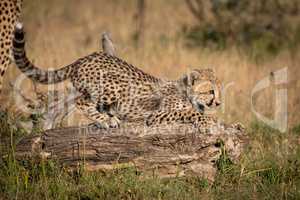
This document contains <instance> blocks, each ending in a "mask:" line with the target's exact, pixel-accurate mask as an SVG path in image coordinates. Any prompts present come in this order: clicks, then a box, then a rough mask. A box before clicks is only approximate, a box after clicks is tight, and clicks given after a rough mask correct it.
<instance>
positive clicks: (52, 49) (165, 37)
mask: <svg viewBox="0 0 300 200" xmlns="http://www.w3.org/2000/svg"><path fill="white" fill-rule="evenodd" d="M24 6H25V8H24V14H23V21H24V23H25V27H26V30H27V41H28V43H27V49H28V53H29V56H30V58H32V59H33V60H34V62H35V63H36V64H38V65H39V66H41V67H43V68H59V67H61V66H64V65H66V64H69V63H71V62H72V61H74V60H75V59H77V58H78V57H80V56H84V55H87V54H89V53H91V52H93V51H96V50H98V49H99V48H100V39H99V38H100V34H101V32H103V31H105V30H108V31H110V32H111V35H112V38H113V40H114V41H115V43H116V44H117V51H118V55H119V56H120V57H121V58H123V59H125V60H126V61H128V62H129V63H132V64H133V65H136V66H139V67H140V68H142V69H144V71H146V72H149V73H151V74H154V75H156V76H160V77H164V78H170V79H175V78H177V77H179V76H180V75H181V74H182V73H184V72H185V71H187V70H188V69H190V68H197V67H199V68H200V67H213V68H215V69H216V71H217V73H218V76H219V77H220V79H221V80H222V81H223V83H224V84H225V85H226V84H228V83H230V82H234V85H233V86H231V87H230V88H229V89H228V91H227V92H226V95H225V100H226V101H225V108H224V109H223V111H221V115H222V117H223V118H224V119H225V120H226V121H235V120H239V121H242V122H244V123H246V124H247V123H249V122H250V121H252V119H253V113H252V112H251V99H250V97H251V90H252V89H253V87H254V86H255V84H256V83H257V82H258V81H259V80H261V79H262V78H264V77H266V76H268V75H269V74H270V72H271V71H275V70H278V69H281V68H283V67H288V73H289V74H288V79H289V83H288V84H287V87H288V99H289V100H288V111H289V112H288V113H289V116H288V117H289V118H288V120H289V125H290V127H291V126H294V125H295V124H297V122H299V114H298V113H297V112H296V111H297V110H299V109H300V98H299V95H298V92H299V87H300V80H298V76H299V74H300V70H299V67H298V63H300V62H299V61H300V55H299V53H294V54H291V53H289V52H287V51H286V52H282V53H281V54H280V55H278V56H276V57H275V58H271V59H269V60H268V61H267V62H264V63H255V62H254V61H253V60H250V59H248V57H247V56H246V55H245V54H244V53H242V52H240V51H239V50H237V49H234V48H232V49H229V50H226V51H217V52H211V51H209V50H208V49H200V48H199V49H189V48H187V47H186V46H185V45H184V36H183V34H181V33H180V30H181V28H182V26H183V25H193V24H194V23H195V20H194V18H193V16H192V15H191V14H190V13H189V11H188V9H187V8H186V5H185V4H184V3H183V1H181V0H169V1H159V0H151V2H150V3H149V5H148V8H147V9H148V10H147V13H146V30H145V34H146V35H145V43H144V47H143V48H139V49H137V48H135V45H134V41H133V39H132V37H133V34H134V32H135V29H136V21H135V18H134V15H135V13H136V10H135V9H136V8H135V1H134V0H128V1H121V0H113V1H104V0H51V1H48V0H39V1H38V0H36V1H32V2H31V1H26V2H25V5H24ZM19 74H20V72H19V71H18V70H17V68H16V67H15V66H11V68H10V70H9V72H8V75H7V77H6V80H15V79H16V77H17V76H18V75H19ZM23 87H24V91H28V92H27V94H28V95H30V93H31V90H30V87H31V83H30V81H28V80H27V81H26V83H25V84H24V85H23ZM282 87H286V86H282ZM6 88H8V86H7V87H6ZM5 94H6V96H7V98H5V99H4V101H6V102H9V103H7V104H8V105H7V106H8V107H14V106H13V104H14V103H13V101H12V100H9V98H8V97H9V96H11V91H10V90H9V89H8V90H6V93H5ZM274 101H275V99H274V97H273V95H272V90H271V88H268V89H267V90H264V91H262V92H260V93H259V94H257V95H256V97H255V98H254V104H255V107H256V109H257V110H260V112H261V113H263V114H265V115H267V116H272V114H273V111H272V109H273V108H274Z"/></svg>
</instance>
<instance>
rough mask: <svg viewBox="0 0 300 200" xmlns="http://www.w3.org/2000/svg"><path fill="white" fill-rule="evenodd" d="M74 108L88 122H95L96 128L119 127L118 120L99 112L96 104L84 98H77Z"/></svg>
mask: <svg viewBox="0 0 300 200" xmlns="http://www.w3.org/2000/svg"><path fill="white" fill-rule="evenodd" d="M76 106H77V108H78V109H79V110H81V111H82V113H83V114H84V115H85V116H86V117H87V118H89V119H90V120H92V121H94V122H96V124H97V126H99V127H100V128H104V129H109V128H117V127H119V125H120V120H119V119H118V118H117V117H115V116H110V115H109V114H108V113H105V112H99V111H98V109H97V108H98V107H99V106H98V104H97V103H95V102H93V101H91V100H89V99H85V98H79V99H78V100H77V101H76Z"/></svg>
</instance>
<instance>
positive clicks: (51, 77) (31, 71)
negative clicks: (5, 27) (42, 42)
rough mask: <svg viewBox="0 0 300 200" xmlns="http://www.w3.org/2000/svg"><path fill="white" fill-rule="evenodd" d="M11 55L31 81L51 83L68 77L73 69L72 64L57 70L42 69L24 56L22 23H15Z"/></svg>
mask: <svg viewBox="0 0 300 200" xmlns="http://www.w3.org/2000/svg"><path fill="white" fill-rule="evenodd" d="M13 57H14V61H15V63H16V65H17V67H18V68H19V69H20V70H21V71H22V72H23V73H25V74H26V75H27V76H28V77H29V78H30V79H32V80H33V81H36V82H39V83H42V84H53V83H58V82H61V81H64V80H66V79H67V78H69V76H70V74H71V73H72V70H73V64H71V65H67V66H65V67H63V68H60V69H58V70H42V69H40V68H39V67H36V66H35V65H34V64H33V63H32V62H31V61H30V60H29V59H28V58H27V56H26V51H25V33H24V26H23V24H22V23H20V22H17V23H16V25H15V31H14V38H13Z"/></svg>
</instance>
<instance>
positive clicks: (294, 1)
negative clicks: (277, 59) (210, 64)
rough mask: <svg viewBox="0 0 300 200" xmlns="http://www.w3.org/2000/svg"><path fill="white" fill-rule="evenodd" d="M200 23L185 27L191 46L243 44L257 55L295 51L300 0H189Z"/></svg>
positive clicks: (297, 42) (256, 56) (220, 47)
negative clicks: (286, 50)
mask: <svg viewBox="0 0 300 200" xmlns="http://www.w3.org/2000/svg"><path fill="white" fill-rule="evenodd" d="M186 3H187V6H188V7H189V10H190V12H191V13H192V14H193V15H194V16H195V18H196V19H197V21H198V23H197V25H194V26H192V27H185V29H184V30H185V32H186V36H187V39H188V40H189V44H190V45H191V46H202V47H203V46H204V47H210V48H214V49H226V48H228V47H231V46H238V47H241V48H242V49H243V50H246V51H247V52H248V53H250V55H251V57H252V58H254V59H262V58H264V57H265V56H267V55H277V54H278V53H279V52H280V51H282V50H285V49H288V50H290V51H296V50H297V47H298V45H299V41H300V18H299V8H300V7H299V6H300V1H299V0H290V1H284V0H265V1H256V0H254V1H249V0H209V1H203V0H186Z"/></svg>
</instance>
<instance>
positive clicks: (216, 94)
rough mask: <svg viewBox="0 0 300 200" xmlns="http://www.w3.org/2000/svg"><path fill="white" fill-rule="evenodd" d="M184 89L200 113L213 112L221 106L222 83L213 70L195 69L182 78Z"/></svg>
mask: <svg viewBox="0 0 300 200" xmlns="http://www.w3.org/2000/svg"><path fill="white" fill-rule="evenodd" d="M181 82H182V84H181V85H182V87H183V88H182V89H183V90H184V92H185V93H186V95H187V98H188V99H189V100H190V102H191V103H192V105H193V107H194V108H195V109H197V110H198V111H199V112H202V113H204V112H206V111H208V110H213V109H215V108H216V107H217V106H219V105H220V104H221V83H220V81H219V80H218V79H217V77H216V74H215V71H214V70H212V69H194V70H192V71H190V72H188V73H187V74H185V75H184V76H183V77H182V78H181Z"/></svg>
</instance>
